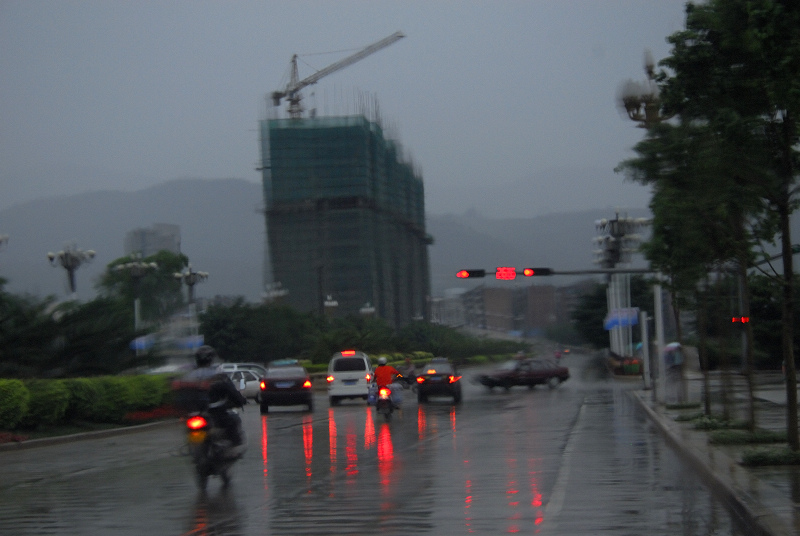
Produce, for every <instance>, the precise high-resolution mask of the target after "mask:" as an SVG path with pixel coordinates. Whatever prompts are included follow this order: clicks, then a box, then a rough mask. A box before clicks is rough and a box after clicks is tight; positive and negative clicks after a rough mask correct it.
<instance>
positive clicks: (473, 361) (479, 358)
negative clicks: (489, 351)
mask: <svg viewBox="0 0 800 536" xmlns="http://www.w3.org/2000/svg"><path fill="white" fill-rule="evenodd" d="M488 362H489V358H488V357H486V356H485V355H474V356H472V357H469V358H467V363H468V364H470V365H485V364H487V363H488Z"/></svg>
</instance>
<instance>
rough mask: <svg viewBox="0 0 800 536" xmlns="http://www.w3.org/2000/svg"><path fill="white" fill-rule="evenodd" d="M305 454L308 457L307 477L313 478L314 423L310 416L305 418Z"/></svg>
mask: <svg viewBox="0 0 800 536" xmlns="http://www.w3.org/2000/svg"><path fill="white" fill-rule="evenodd" d="M303 453H304V454H305V456H306V476H307V477H308V478H311V474H312V470H311V461H312V460H313V459H314V423H313V421H312V419H311V417H310V416H308V415H306V416H305V417H303Z"/></svg>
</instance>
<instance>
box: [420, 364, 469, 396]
mask: <svg viewBox="0 0 800 536" xmlns="http://www.w3.org/2000/svg"><path fill="white" fill-rule="evenodd" d="M460 380H461V376H459V375H458V373H457V372H456V369H455V367H454V366H453V365H452V364H451V363H450V362H449V361H448V360H447V359H446V358H440V357H437V358H434V359H433V360H431V362H430V363H428V364H426V365H425V366H424V367H422V368H421V369H420V371H419V373H418V374H417V401H419V402H427V401H428V397H429V396H451V397H453V402H454V403H456V404H458V403H460V402H461V381H460Z"/></svg>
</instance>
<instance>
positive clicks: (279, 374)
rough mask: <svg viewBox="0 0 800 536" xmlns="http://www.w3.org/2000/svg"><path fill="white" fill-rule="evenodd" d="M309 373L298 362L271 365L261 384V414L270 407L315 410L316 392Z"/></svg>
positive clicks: (266, 411)
mask: <svg viewBox="0 0 800 536" xmlns="http://www.w3.org/2000/svg"><path fill="white" fill-rule="evenodd" d="M311 387H312V385H311V377H310V376H309V374H308V371H307V370H306V369H305V367H303V366H302V365H300V364H299V363H298V362H297V361H293V362H291V363H290V362H276V363H275V364H273V363H270V366H269V367H268V368H267V371H266V373H265V374H264V377H263V378H261V382H260V389H261V391H260V404H261V413H268V412H269V407H270V406H295V405H301V404H302V405H305V406H308V411H313V410H314V392H313V390H312V388H311Z"/></svg>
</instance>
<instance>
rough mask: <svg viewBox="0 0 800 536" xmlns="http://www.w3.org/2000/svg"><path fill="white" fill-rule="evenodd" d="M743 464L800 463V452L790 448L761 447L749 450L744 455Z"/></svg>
mask: <svg viewBox="0 0 800 536" xmlns="http://www.w3.org/2000/svg"><path fill="white" fill-rule="evenodd" d="M742 465H746V466H750V467H754V466H759V465H800V452H796V451H793V450H791V449H789V448H771V449H767V448H761V449H753V450H747V451H745V453H744V454H743V455H742Z"/></svg>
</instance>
